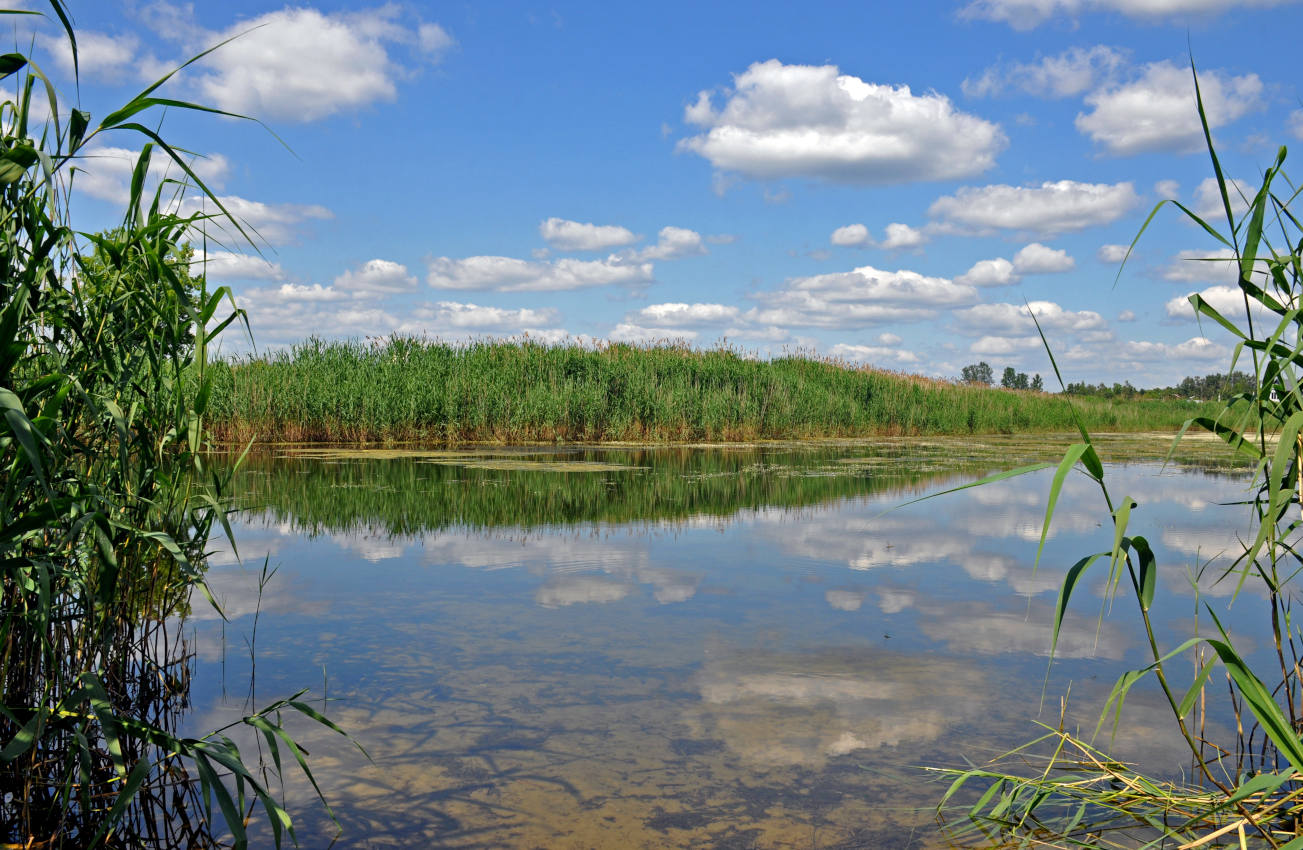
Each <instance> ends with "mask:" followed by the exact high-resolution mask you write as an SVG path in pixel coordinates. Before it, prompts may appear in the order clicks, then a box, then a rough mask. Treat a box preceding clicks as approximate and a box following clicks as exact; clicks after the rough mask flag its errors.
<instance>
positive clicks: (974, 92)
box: [962, 44, 1127, 97]
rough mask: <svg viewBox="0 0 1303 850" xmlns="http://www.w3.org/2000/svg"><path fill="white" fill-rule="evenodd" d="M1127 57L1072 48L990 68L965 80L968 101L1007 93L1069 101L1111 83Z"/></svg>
mask: <svg viewBox="0 0 1303 850" xmlns="http://www.w3.org/2000/svg"><path fill="white" fill-rule="evenodd" d="M1126 61H1127V60H1126V55H1125V54H1124V53H1123V52H1122V51H1120V50H1117V49H1115V48H1112V47H1107V46H1105V45H1102V44H1097V45H1095V46H1094V47H1072V48H1069V49H1068V50H1065V51H1064V52H1062V53H1059V54H1057V55H1054V56H1043V57H1041V58H1040V59H1038V60H1036V61H1035V62H1012V63H1009V64H1005V65H993V66H991V67H990V68H987V69H986V70H985V71H983V72H982V74H981V76H979V77H977V78H969V79H966V80H964V82H963V84H962V88H963V91H964V94H966V95H968V96H969V97H990V96H992V95H998V94H1001V93H1003V92H1005V91H1008V90H1011V89H1012V90H1015V91H1020V92H1023V93H1026V94H1031V95H1036V96H1037V97H1072V96H1073V95H1078V94H1081V93H1082V92H1085V91H1090V90H1091V89H1093V88H1096V87H1098V86H1099V85H1101V84H1102V83H1104V82H1107V81H1108V80H1111V79H1112V78H1113V77H1114V76H1115V75H1116V74H1117V73H1118V72H1119V71H1120V70H1121V69H1122V67H1123V66H1124V65H1125V64H1126Z"/></svg>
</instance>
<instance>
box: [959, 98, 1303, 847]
mask: <svg viewBox="0 0 1303 850" xmlns="http://www.w3.org/2000/svg"><path fill="white" fill-rule="evenodd" d="M1195 90H1196V95H1197V93H1198V83H1197V79H1196V88H1195ZM1198 111H1199V115H1200V118H1201V119H1202V120H1203V122H1204V133H1205V139H1206V141H1207V147H1208V152H1209V154H1210V156H1211V160H1212V166H1213V172H1214V175H1215V177H1216V180H1217V184H1218V186H1219V187H1220V190H1221V200H1222V207H1223V209H1224V212H1225V215H1226V228H1225V229H1224V230H1218V229H1217V228H1215V227H1213V226H1212V225H1211V224H1209V223H1208V222H1206V221H1204V220H1203V219H1201V218H1199V217H1198V216H1197V215H1195V214H1194V213H1193V212H1192V211H1190V210H1188V209H1186V208H1185V207H1180V209H1181V211H1182V212H1183V213H1184V214H1185V215H1186V216H1188V217H1189V218H1190V219H1191V220H1192V221H1193V222H1194V223H1195V224H1197V225H1199V226H1200V227H1201V228H1202V229H1203V231H1204V232H1205V233H1207V234H1208V235H1210V236H1211V237H1212V238H1213V239H1215V240H1216V241H1217V242H1218V243H1219V244H1220V245H1221V246H1222V247H1224V248H1228V249H1230V250H1231V251H1233V253H1234V257H1235V262H1236V266H1237V267H1238V268H1237V269H1236V271H1237V272H1238V274H1237V278H1238V280H1237V283H1238V287H1239V289H1240V291H1241V293H1242V295H1243V303H1244V312H1245V314H1244V319H1243V324H1239V323H1237V322H1235V321H1232V319H1231V318H1230V317H1227V316H1225V315H1223V314H1221V313H1220V312H1218V310H1217V309H1215V308H1214V307H1213V306H1212V305H1210V304H1208V303H1207V302H1206V301H1205V300H1203V298H1202V297H1200V296H1199V295H1197V294H1196V295H1192V296H1190V301H1191V303H1192V304H1193V306H1194V308H1195V310H1196V311H1197V312H1198V314H1199V315H1200V317H1201V318H1202V319H1203V320H1205V321H1211V322H1215V323H1216V324H1218V325H1220V326H1221V327H1222V328H1224V329H1226V330H1227V331H1229V332H1230V333H1231V334H1233V335H1234V336H1235V337H1236V338H1237V340H1238V343H1237V345H1236V348H1235V354H1234V358H1233V360H1232V364H1231V368H1232V370H1233V369H1234V368H1235V366H1236V364H1237V363H1240V364H1243V363H1244V362H1245V361H1246V360H1247V361H1248V362H1250V363H1251V364H1252V366H1253V375H1254V382H1253V386H1252V388H1251V389H1249V390H1248V391H1244V392H1240V393H1239V394H1237V395H1236V396H1235V397H1233V398H1232V399H1231V401H1230V402H1229V403H1227V404H1226V405H1225V406H1224V408H1223V409H1221V410H1220V411H1219V412H1218V413H1217V414H1216V415H1212V416H1201V417H1194V418H1192V419H1191V421H1190V422H1188V423H1187V424H1186V425H1185V426H1183V428H1182V430H1181V432H1180V433H1179V434H1178V436H1177V440H1178V441H1180V440H1182V439H1183V438H1185V437H1186V429H1191V428H1193V429H1201V430H1203V431H1204V432H1207V433H1208V434H1210V435H1214V436H1215V437H1216V438H1217V439H1218V440H1219V441H1221V442H1222V443H1223V444H1224V446H1225V447H1226V450H1227V451H1229V452H1231V453H1233V454H1235V455H1236V456H1238V457H1240V458H1244V459H1247V460H1248V461H1250V462H1251V463H1252V464H1253V465H1254V466H1253V468H1254V470H1255V476H1256V478H1255V483H1254V486H1253V487H1252V488H1250V490H1249V491H1248V494H1247V495H1246V496H1243V497H1242V498H1240V499H1239V500H1238V501H1237V502H1235V504H1237V505H1239V506H1241V507H1242V508H1243V509H1245V512H1246V523H1247V526H1248V527H1247V529H1246V530H1245V532H1244V533H1243V534H1242V535H1240V537H1239V539H1238V540H1236V541H1227V546H1228V547H1229V548H1230V550H1231V551H1232V553H1233V554H1234V555H1235V557H1234V563H1233V564H1232V565H1231V566H1230V567H1229V568H1228V569H1226V570H1225V573H1224V574H1223V575H1221V577H1220V580H1221V582H1223V583H1225V584H1227V585H1229V586H1232V587H1233V588H1234V593H1233V594H1231V596H1230V599H1231V600H1234V599H1236V598H1237V597H1238V598H1240V599H1241V600H1242V601H1240V603H1239V604H1240V605H1253V604H1256V603H1257V600H1254V599H1249V598H1244V597H1245V596H1247V595H1248V594H1247V593H1244V591H1245V589H1246V586H1249V585H1256V587H1254V588H1253V589H1254V590H1255V591H1256V594H1255V595H1258V596H1260V597H1261V598H1262V603H1261V604H1264V605H1265V606H1266V611H1265V612H1264V619H1263V622H1264V623H1269V628H1270V635H1271V639H1272V641H1273V643H1274V659H1273V660H1272V661H1271V662H1270V663H1269V664H1266V665H1259V666H1258V667H1257V668H1254V667H1252V666H1251V665H1250V662H1249V660H1248V657H1249V654H1248V651H1247V650H1246V649H1245V648H1244V646H1243V645H1242V644H1240V645H1237V641H1236V640H1235V639H1234V638H1233V637H1232V635H1231V634H1230V633H1229V632H1228V630H1227V629H1226V628H1224V627H1223V617H1224V616H1225V612H1223V613H1222V615H1221V616H1219V613H1218V609H1217V608H1215V607H1214V605H1213V603H1212V602H1211V601H1210V600H1209V599H1207V598H1204V599H1202V600H1201V605H1200V608H1199V620H1200V621H1201V622H1197V623H1196V629H1195V631H1194V634H1193V636H1192V637H1190V638H1189V639H1187V640H1185V641H1184V642H1180V643H1179V644H1177V645H1175V646H1165V645H1161V642H1160V641H1159V640H1158V638H1157V637H1156V626H1155V623H1154V622H1153V620H1152V619H1151V607H1152V606H1153V604H1154V601H1155V593H1156V576H1157V573H1158V564H1157V563H1156V559H1155V557H1154V553H1153V550H1152V548H1151V546H1150V544H1149V542H1148V540H1147V539H1146V538H1145V537H1144V536H1142V535H1140V534H1137V533H1135V532H1134V531H1133V530H1132V528H1133V526H1136V525H1138V524H1139V519H1138V517H1142V516H1143V514H1142V513H1141V512H1142V511H1143V505H1140V504H1138V503H1137V502H1136V501H1135V500H1133V499H1132V498H1131V496H1130V495H1127V494H1118V493H1116V492H1114V491H1111V490H1110V488H1109V485H1108V482H1107V481H1106V475H1105V468H1104V466H1103V464H1102V463H1101V460H1100V457H1099V454H1098V452H1097V450H1096V447H1095V443H1094V440H1093V439H1092V437H1091V435H1090V433H1089V430H1088V428H1087V427H1086V425H1085V423H1082V424H1081V426H1080V435H1081V439H1080V441H1079V442H1076V443H1074V444H1073V445H1072V446H1071V447H1070V448H1069V449H1068V450H1067V452H1066V453H1065V454H1064V455H1063V457H1062V459H1061V461H1060V462H1059V463H1058V464H1057V469H1056V472H1055V475H1054V479H1053V483H1052V486H1051V489H1050V493H1049V499H1048V504H1047V508H1046V515H1045V529H1046V530H1047V529H1048V528H1049V526H1050V523H1051V520H1052V518H1053V514H1054V509H1055V505H1056V501H1057V499H1058V497H1059V494H1060V491H1061V488H1062V486H1063V482H1064V479H1065V477H1066V476H1067V475H1068V474H1069V473H1070V472H1072V471H1074V470H1077V469H1080V471H1082V472H1084V473H1085V474H1086V475H1087V476H1089V478H1090V479H1091V480H1092V481H1093V482H1094V483H1095V484H1096V485H1097V486H1098V490H1099V492H1100V494H1101V496H1102V497H1103V501H1104V505H1105V507H1106V508H1107V511H1108V514H1109V517H1110V518H1111V520H1112V528H1113V542H1112V546H1111V548H1109V549H1107V550H1104V551H1099V552H1094V553H1091V554H1088V555H1086V556H1084V557H1082V558H1081V559H1080V560H1079V561H1077V562H1076V563H1075V564H1074V565H1073V566H1072V567H1071V568H1070V569H1069V570H1068V572H1067V574H1066V576H1065V579H1064V581H1063V584H1062V588H1061V590H1060V594H1059V601H1058V606H1057V614H1056V618H1055V623H1054V632H1053V639H1054V641H1055V642H1056V643H1057V641H1058V638H1059V630H1060V627H1061V624H1062V623H1063V622H1064V617H1065V616H1066V612H1067V611H1068V609H1069V606H1070V605H1071V603H1072V601H1073V599H1074V596H1075V595H1078V592H1079V591H1080V589H1081V588H1082V587H1084V586H1085V584H1086V574H1087V572H1088V571H1089V570H1091V568H1092V567H1093V568H1095V569H1096V571H1099V570H1106V577H1107V588H1108V597H1109V600H1110V602H1109V604H1113V602H1112V600H1114V599H1116V598H1118V597H1122V596H1125V597H1129V598H1130V599H1131V600H1132V601H1134V602H1135V605H1136V609H1135V616H1136V617H1137V619H1138V620H1139V622H1140V624H1141V625H1142V627H1143V630H1144V634H1145V635H1146V636H1147V645H1146V657H1145V658H1144V659H1143V664H1142V665H1141V666H1139V667H1137V668H1135V669H1133V670H1131V671H1130V672H1127V673H1125V674H1124V675H1123V676H1121V677H1120V678H1119V679H1118V680H1117V682H1116V684H1115V685H1114V687H1113V691H1112V693H1111V695H1110V697H1109V699H1108V701H1107V704H1106V706H1105V708H1104V711H1103V714H1102V715H1101V716H1100V718H1099V724H1098V727H1097V729H1096V734H1097V735H1101V734H1102V733H1105V732H1109V731H1112V732H1116V731H1117V728H1118V723H1119V719H1118V718H1119V717H1120V713H1121V710H1122V706H1123V704H1124V702H1125V701H1126V699H1127V698H1128V696H1129V695H1130V694H1131V693H1132V691H1133V689H1137V686H1140V685H1141V683H1144V684H1145V685H1152V686H1153V687H1156V688H1157V690H1158V692H1159V693H1160V694H1161V697H1162V701H1163V703H1165V705H1166V709H1167V711H1168V712H1169V719H1170V723H1171V724H1172V726H1173V727H1174V728H1175V729H1176V730H1177V731H1178V732H1179V734H1180V736H1181V738H1182V739H1183V740H1184V741H1185V743H1186V745H1187V748H1188V751H1189V757H1190V762H1189V773H1187V774H1185V775H1183V776H1181V777H1179V779H1169V780H1162V779H1155V778H1151V777H1148V776H1145V775H1143V774H1141V773H1139V772H1138V771H1136V770H1134V769H1133V768H1131V767H1130V766H1128V765H1125V764H1123V763H1122V762H1120V761H1118V760H1117V759H1116V758H1115V757H1114V756H1110V755H1105V749H1107V748H1106V747H1100V746H1099V745H1097V744H1092V743H1091V742H1090V741H1088V740H1085V739H1084V738H1083V737H1082V736H1079V735H1078V734H1076V733H1073V732H1070V731H1068V730H1066V729H1065V728H1064V726H1063V725H1062V724H1060V726H1059V728H1057V729H1055V728H1050V729H1049V730H1048V733H1047V734H1046V735H1044V736H1043V737H1041V738H1039V739H1038V740H1036V741H1034V742H1032V743H1031V744H1029V745H1027V746H1025V747H1023V748H1019V749H1018V750H1015V751H1013V752H1011V753H1007V754H1005V755H1004V756H1002V757H1000V758H998V759H996V760H995V761H994V762H993V763H992V764H990V765H986V766H983V767H979V768H974V769H970V770H962V771H961V770H950V771H942V773H943V774H946V775H948V776H950V777H951V778H952V779H953V782H952V784H951V785H950V788H949V790H948V792H947V793H946V795H945V798H944V799H943V803H942V805H943V810H944V807H945V805H946V803H947V802H948V801H951V800H955V799H957V796H956V795H959V794H961V793H972V794H974V795H976V799H975V802H973V803H972V804H971V806H970V807H968V808H967V814H968V818H967V819H963V818H960V819H956V820H953V821H952V824H951V826H952V830H953V832H954V834H955V836H956V837H957V838H959V839H961V840H962V841H963V842H964V843H966V844H970V845H971V844H980V845H982V846H993V845H994V846H1029V845H1049V844H1053V845H1055V846H1083V847H1084V846H1090V847H1099V846H1127V847H1132V846H1142V845H1143V846H1146V847H1149V846H1164V847H1166V846H1172V845H1173V844H1179V845H1180V846H1181V847H1183V848H1194V847H1222V846H1234V847H1249V846H1255V847H1258V846H1261V847H1273V848H1290V850H1297V848H1300V847H1303V737H1300V731H1299V730H1300V729H1303V679H1300V662H1301V659H1300V656H1299V654H1298V649H1299V646H1300V639H1303V630H1300V627H1299V625H1298V624H1297V623H1296V621H1295V620H1294V619H1293V617H1292V600H1293V598H1294V596H1295V595H1296V594H1297V592H1298V588H1297V584H1296V579H1297V576H1298V574H1299V569H1300V565H1301V564H1303V556H1300V554H1299V551H1298V548H1297V544H1298V532H1299V529H1300V526H1301V525H1303V522H1301V521H1300V519H1299V513H1298V511H1299V507H1297V506H1299V505H1300V504H1301V502H1303V386H1300V375H1299V369H1298V367H1300V366H1303V222H1300V220H1299V219H1298V218H1297V217H1296V216H1295V214H1294V213H1293V212H1292V211H1291V208H1290V207H1291V204H1292V203H1293V202H1294V200H1295V199H1296V198H1297V196H1298V192H1297V191H1296V190H1294V189H1293V188H1292V187H1291V186H1290V184H1289V180H1288V178H1287V177H1286V175H1285V172H1284V170H1283V168H1284V163H1285V158H1286V150H1285V148H1283V147H1282V148H1281V149H1280V151H1279V154H1278V155H1277V157H1276V159H1275V161H1274V163H1273V164H1272V166H1271V167H1270V168H1268V169H1267V170H1266V171H1265V173H1264V174H1263V178H1262V183H1261V186H1260V187H1259V188H1258V190H1257V191H1256V192H1255V194H1254V195H1253V197H1252V198H1245V199H1244V201H1245V202H1246V203H1247V206H1248V208H1247V210H1246V211H1245V212H1244V213H1243V214H1242V215H1241V216H1240V217H1239V218H1237V217H1236V215H1235V214H1234V208H1233V205H1232V198H1231V195H1230V191H1234V190H1233V189H1229V188H1228V187H1229V186H1230V184H1229V183H1228V181H1227V180H1226V179H1225V178H1224V176H1223V173H1222V169H1221V165H1220V162H1219V160H1218V157H1217V153H1216V150H1215V148H1214V146H1213V143H1212V139H1211V135H1210V134H1209V133H1208V125H1207V120H1206V117H1205V115H1204V110H1203V105H1202V101H1199V103H1198ZM1282 187H1284V188H1282ZM1164 203H1170V202H1164ZM1162 206H1163V205H1162V204H1159V206H1158V207H1156V208H1155V209H1154V211H1153V213H1151V214H1150V217H1149V220H1147V221H1146V223H1145V227H1146V228H1147V227H1148V224H1149V222H1150V221H1152V220H1153V218H1154V216H1155V215H1157V213H1158V212H1159V210H1160V208H1161V207H1162ZM1178 206H1180V205H1178ZM1143 233H1144V228H1142V229H1141V232H1140V235H1138V236H1137V237H1136V239H1137V241H1138V240H1139V239H1140V238H1141V236H1143ZM1134 244H1135V243H1134V242H1133V247H1134ZM1047 347H1049V346H1048V344H1047ZM1057 374H1058V372H1057V367H1056V375H1057ZM1061 381H1062V378H1061V377H1060V382H1061ZM1257 423H1263V424H1264V426H1265V427H1261V428H1260V427H1258V426H1257ZM1044 533H1045V531H1044V530H1043V531H1042V537H1041V546H1042V547H1043V546H1044V543H1045V537H1044ZM1038 558H1039V553H1038ZM1242 594H1243V595H1242ZM1117 604H1121V600H1120V599H1119V600H1118V603H1117ZM1205 617H1206V619H1204V618H1205ZM1200 626H1202V627H1200ZM1222 717H1230V718H1233V721H1234V723H1233V727H1232V728H1234V729H1235V730H1236V732H1235V733H1233V734H1232V735H1231V736H1230V739H1229V740H1227V739H1216V738H1214V737H1213V736H1211V735H1210V734H1209V733H1208V731H1207V729H1208V726H1207V725H1206V724H1209V723H1210V722H1215V721H1216V720H1217V719H1218V718H1222ZM1105 737H1107V736H1105ZM1029 767H1030V768H1032V769H1033V772H1031V773H1030V774H1029V773H1028V772H1027V771H1028V768H1029ZM974 786H980V787H981V788H982V790H981V791H980V792H978V791H974V790H973V787H974Z"/></svg>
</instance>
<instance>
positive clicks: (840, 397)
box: [210, 337, 1205, 443]
mask: <svg viewBox="0 0 1303 850" xmlns="http://www.w3.org/2000/svg"><path fill="white" fill-rule="evenodd" d="M211 374H212V380H213V391H212V398H211V403H210V421H211V424H212V428H213V431H214V433H215V434H216V435H217V436H218V438H219V439H222V440H224V441H228V442H238V443H243V442H246V441H248V440H251V439H252V440H257V441H263V442H300V441H328V442H359V441H367V442H414V441H424V442H447V443H457V442H499V443H501V442H554V441H558V440H565V441H576V442H578V441H582V442H600V441H647V442H668V441H691V440H752V439H794V438H801V437H845V436H869V435H875V434H1012V433H1026V432H1049V431H1066V430H1071V429H1072V428H1074V427H1075V426H1074V422H1075V420H1074V418H1073V416H1074V414H1073V412H1072V408H1071V406H1070V405H1069V403H1068V401H1067V400H1066V399H1065V398H1062V397H1060V396H1057V395H1050V394H1046V393H1038V392H1027V391H1010V390H1004V389H992V388H989V387H985V386H977V385H971V384H963V383H951V382H948V381H935V380H931V379H928V378H922V377H918V376H913V375H905V374H900V373H896V372H886V371H880V370H876V369H872V368H862V367H856V366H854V365H852V364H848V363H845V362H840V361H835V360H828V359H820V358H815V357H809V356H787V357H779V358H775V359H772V360H760V359H755V358H751V357H747V356H744V355H743V354H742V353H740V352H737V351H734V350H731V349H727V348H719V349H715V350H711V351H701V350H695V349H692V348H689V347H687V346H683V345H670V344H663V345H649V346H636V345H627V344H623V343H610V344H606V345H599V346H597V347H592V348H588V347H580V346H574V345H569V346H566V345H562V346H557V345H545V344H543V343H539V342H534V341H531V340H528V339H524V340H512V341H480V342H471V343H467V344H463V345H454V344H449V343H444V342H439V341H432V340H426V339H420V338H414V337H393V338H390V339H384V340H371V341H368V342H358V341H345V342H326V341H322V340H319V339H312V340H308V341H307V342H304V343H302V344H300V345H297V346H295V347H293V348H292V349H290V350H288V351H279V352H275V353H272V354H267V355H263V356H260V357H251V358H244V359H240V360H235V361H231V362H214V363H213V364H212V369H211ZM1076 405H1077V411H1078V415H1080V416H1082V417H1083V418H1084V419H1085V421H1086V423H1087V424H1088V426H1089V427H1091V428H1094V429H1098V430H1101V431H1146V430H1163V429H1168V430H1172V431H1175V430H1176V429H1177V428H1179V427H1180V426H1181V424H1182V423H1183V422H1185V421H1186V420H1188V419H1190V418H1191V417H1192V416H1198V415H1200V414H1201V413H1203V412H1205V411H1204V408H1203V407H1202V406H1201V405H1199V404H1197V403H1195V404H1192V403H1189V402H1185V401H1173V400H1144V401H1138V402H1134V403H1117V402H1113V401H1110V400H1103V399H1099V400H1097V399H1088V400H1077V401H1076Z"/></svg>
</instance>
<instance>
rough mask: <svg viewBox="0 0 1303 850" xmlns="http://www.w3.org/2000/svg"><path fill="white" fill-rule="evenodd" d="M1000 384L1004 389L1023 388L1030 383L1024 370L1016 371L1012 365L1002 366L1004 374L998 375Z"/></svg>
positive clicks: (1026, 387) (1027, 386)
mask: <svg viewBox="0 0 1303 850" xmlns="http://www.w3.org/2000/svg"><path fill="white" fill-rule="evenodd" d="M1000 386H1002V387H1004V388H1005V389H1006V390H1025V389H1028V388H1029V387H1030V386H1031V384H1030V382H1029V381H1028V380H1027V373H1026V372H1019V371H1016V370H1015V369H1014V368H1013V367H1012V366H1005V367H1004V374H1003V375H1002V376H1001V377H1000Z"/></svg>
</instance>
